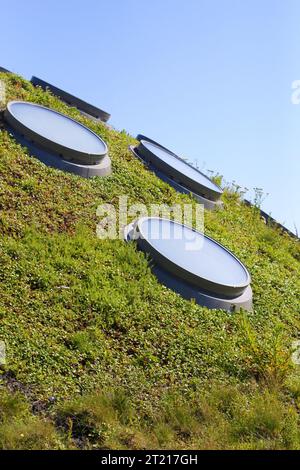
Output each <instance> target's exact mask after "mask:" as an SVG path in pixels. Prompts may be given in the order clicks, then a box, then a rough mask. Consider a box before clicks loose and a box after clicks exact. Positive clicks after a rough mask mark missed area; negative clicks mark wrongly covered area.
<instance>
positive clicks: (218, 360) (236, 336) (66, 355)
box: [0, 73, 300, 449]
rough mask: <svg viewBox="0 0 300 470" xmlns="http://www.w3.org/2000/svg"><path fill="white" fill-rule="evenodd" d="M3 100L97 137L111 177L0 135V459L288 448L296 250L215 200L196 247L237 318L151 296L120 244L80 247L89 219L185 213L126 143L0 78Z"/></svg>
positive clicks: (138, 265)
mask: <svg viewBox="0 0 300 470" xmlns="http://www.w3.org/2000/svg"><path fill="white" fill-rule="evenodd" d="M0 79H1V80H2V81H3V82H5V84H6V100H7V101H9V100H13V99H23V100H28V101H32V102H36V103H39V104H42V105H45V106H49V107H51V108H53V109H56V110H58V111H61V112H63V113H65V114H67V115H69V116H71V117H73V118H75V119H77V120H79V121H80V122H82V123H83V124H85V125H86V126H88V127H89V128H90V129H92V130H93V131H94V132H96V133H97V134H99V135H100V136H101V137H102V138H103V139H104V140H105V141H106V142H107V143H108V146H109V153H110V157H111V160H112V166H113V173H112V175H111V176H109V177H107V178H94V179H91V180H84V179H81V178H80V177H77V176H75V175H71V174H66V173H62V172H60V171H59V170H55V169H51V168H48V167H46V166H45V165H43V164H42V163H40V162H39V161H38V160H37V159H35V158H32V157H30V155H29V154H28V152H27V150H26V149H25V148H23V147H21V146H20V145H19V144H18V143H17V142H16V141H15V140H14V139H13V137H12V136H11V135H10V134H9V133H8V132H7V131H6V130H5V129H4V128H2V129H1V131H0V340H1V341H3V342H4V343H5V346H6V354H7V358H6V364H4V365H2V366H1V371H0V373H1V376H0V377H1V378H0V384H1V385H0V422H1V425H0V448H2V449H20V448H25V449H36V448H40V449H49V448H53V449H54V448H55V449H76V448H82V449H95V448H119V449H144V448H146V449H151V448H178V449H181V448H189V449H196V448H204V449H209V448H217V449H222V448H230V449H237V448H242V449H244V448H253V449H265V448H266V449H277V448H278V449H286V448H293V449H294V448H299V447H300V434H299V407H300V375H299V374H300V369H299V366H298V365H297V364H295V363H294V362H293V361H292V360H291V355H292V353H293V347H294V346H293V342H294V341H296V340H297V339H298V337H299V329H300V324H299V313H300V248H299V242H298V241H297V240H295V239H292V238H291V237H289V236H288V235H287V234H284V233H281V232H280V231H279V230H278V229H276V228H274V227H272V226H269V225H266V224H265V222H264V221H263V220H262V219H261V217H260V214H259V211H258V210H256V209H255V208H251V207H248V206H246V205H245V204H243V202H242V200H241V197H240V194H239V192H238V191H234V190H232V188H231V189H230V188H229V189H227V190H225V192H224V196H223V202H224V210H223V211H216V212H205V230H206V233H207V234H208V235H210V236H212V237H214V238H215V239H216V240H217V241H219V242H221V243H222V244H224V245H225V246H226V247H227V248H229V249H230V250H232V251H233V252H234V253H235V254H236V255H237V256H238V257H239V258H240V259H241V260H242V262H243V263H244V264H245V265H246V266H247V268H248V270H249V271H250V273H251V276H252V287H253V293H254V311H253V313H251V314H250V313H246V312H239V313H235V314H229V313H228V312H224V311H221V310H208V309H207V308H204V307H201V306H199V305H196V304H195V303H194V302H192V301H187V300H184V299H183V298H181V297H180V296H179V295H177V294H175V293H174V292H172V291H171V290H169V289H167V288H166V287H164V286H163V285H161V284H160V283H159V282H158V281H157V280H156V278H155V276H154V275H153V274H152V273H151V269H150V266H149V260H148V259H147V257H146V256H145V255H144V254H143V253H141V252H138V251H137V250H136V247H135V245H134V244H125V243H124V242H123V241H122V240H99V239H98V238H97V237H96V224H97V221H98V219H97V215H96V208H97V206H98V205H99V204H100V203H103V202H107V203H117V202H118V197H119V196H120V195H122V194H126V195H127V196H128V198H129V199H128V202H129V204H132V203H140V202H142V203H144V204H146V205H147V206H149V205H150V204H152V203H160V204H169V205H172V204H174V203H178V204H185V203H191V202H192V200H191V198H190V197H189V196H188V195H180V194H177V193H176V192H175V191H174V190H173V189H172V188H171V187H170V186H168V185H167V184H166V183H164V182H162V181H161V180H159V179H158V178H157V177H156V176H155V175H154V174H153V173H151V172H150V171H148V170H147V169H146V168H144V167H143V165H142V164H141V163H140V162H139V161H138V160H137V159H135V158H134V157H133V156H132V154H131V153H130V151H129V150H128V145H130V144H134V143H135V140H134V139H133V138H132V137H131V136H129V135H128V134H127V133H126V132H125V131H121V132H120V131H116V130H114V129H111V128H109V127H107V126H106V125H104V124H102V123H95V122H93V121H91V120H89V119H88V118H86V117H83V116H82V115H81V114H80V113H79V112H78V111H77V110H76V109H74V108H71V107H69V106H67V105H65V104H63V103H62V102H61V101H60V100H58V99H56V98H55V97H54V96H52V95H51V93H49V92H44V91H42V90H41V89H39V88H34V87H33V86H32V85H31V84H30V83H29V82H27V81H26V80H24V79H22V78H21V77H18V76H16V75H8V74H4V73H0Z"/></svg>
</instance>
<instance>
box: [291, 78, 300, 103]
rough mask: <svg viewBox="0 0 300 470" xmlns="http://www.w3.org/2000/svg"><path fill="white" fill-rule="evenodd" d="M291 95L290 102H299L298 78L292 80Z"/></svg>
mask: <svg viewBox="0 0 300 470" xmlns="http://www.w3.org/2000/svg"><path fill="white" fill-rule="evenodd" d="M292 90H293V92H292V95H291V102H292V104H300V80H294V81H293V82H292Z"/></svg>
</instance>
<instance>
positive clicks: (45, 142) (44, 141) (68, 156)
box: [4, 100, 108, 165]
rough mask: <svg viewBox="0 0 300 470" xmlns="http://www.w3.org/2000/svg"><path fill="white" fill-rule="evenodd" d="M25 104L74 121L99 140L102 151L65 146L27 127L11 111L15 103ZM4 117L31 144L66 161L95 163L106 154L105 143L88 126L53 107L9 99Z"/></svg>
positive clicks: (82, 163) (99, 161) (85, 163)
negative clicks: (89, 150) (91, 151)
mask: <svg viewBox="0 0 300 470" xmlns="http://www.w3.org/2000/svg"><path fill="white" fill-rule="evenodd" d="M18 103H20V104H24V103H25V104H26V105H28V106H34V107H38V108H42V109H43V110H47V111H48V112H51V113H53V114H56V115H58V116H60V118H61V117H63V118H64V119H67V120H68V121H71V122H72V123H74V125H76V126H78V129H80V128H82V129H84V131H85V132H88V133H90V134H91V135H93V137H95V138H96V139H97V140H99V141H100V142H101V146H103V149H104V150H103V152H101V153H97V154H96V153H86V152H83V151H80V150H76V149H74V148H71V147H67V146H64V145H61V144H59V143H57V142H54V141H52V140H51V139H49V138H47V137H45V136H42V135H40V134H38V133H36V132H35V131H33V130H32V129H30V127H28V126H27V125H26V124H24V123H23V122H21V121H20V120H19V119H18V118H17V117H15V115H14V113H13V107H14V105H16V104H18ZM4 118H5V120H6V122H7V123H8V124H9V126H11V127H12V128H13V129H14V130H15V131H16V132H17V133H18V134H20V135H21V136H24V138H25V139H26V140H28V141H29V142H30V143H31V144H34V145H36V146H37V147H40V148H42V149H45V150H46V151H48V152H53V153H54V154H57V155H59V156H60V157H61V158H62V159H64V160H66V161H71V162H74V163H78V164H80V165H97V164H99V163H101V161H102V160H103V158H104V157H107V156H108V148H107V145H106V143H105V142H104V141H103V140H102V139H101V137H99V136H98V135H97V134H96V133H95V132H93V131H91V130H90V129H89V128H88V127H86V126H84V125H83V124H81V123H79V122H78V121H76V120H75V119H72V118H70V117H69V116H66V115H65V114H62V113H60V112H58V111H56V110H54V109H51V108H47V107H45V106H41V105H39V104H36V103H31V102H27V101H20V100H16V101H10V102H9V103H8V104H7V107H6V110H5V111H4Z"/></svg>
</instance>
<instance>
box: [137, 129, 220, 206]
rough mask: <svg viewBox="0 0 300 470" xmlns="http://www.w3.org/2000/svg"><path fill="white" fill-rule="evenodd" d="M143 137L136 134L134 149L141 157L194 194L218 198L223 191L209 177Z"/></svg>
mask: <svg viewBox="0 0 300 470" xmlns="http://www.w3.org/2000/svg"><path fill="white" fill-rule="evenodd" d="M143 137H144V136H142V135H138V138H139V140H140V144H139V146H138V147H136V148H135V149H134V150H135V151H136V152H137V153H138V155H139V156H140V157H141V158H142V159H144V160H145V161H146V162H148V163H149V164H150V165H152V166H153V167H154V168H156V169H157V170H158V171H160V172H162V173H163V174H165V175H166V176H167V177H168V178H169V179H171V180H173V181H174V182H175V183H178V184H180V185H182V186H183V187H184V188H187V189H188V190H189V191H190V192H192V193H194V194H195V195H198V196H202V197H204V198H206V199H207V200H208V201H213V202H214V201H218V200H219V199H220V197H221V194H222V192H223V191H222V189H221V188H220V187H219V186H218V185H217V184H215V183H214V182H213V181H212V180H211V179H210V178H208V177H207V176H206V175H204V174H203V173H201V171H199V170H198V169H197V168H194V167H193V166H192V165H190V164H189V163H187V162H186V161H184V160H183V159H182V158H180V157H178V156H177V155H176V154H174V152H171V151H170V150H168V149H166V148H165V147H163V146H162V145H160V144H158V143H156V142H155V141H153V140H152V139H149V140H148V138H146V137H144V138H143ZM204 202H205V201H204Z"/></svg>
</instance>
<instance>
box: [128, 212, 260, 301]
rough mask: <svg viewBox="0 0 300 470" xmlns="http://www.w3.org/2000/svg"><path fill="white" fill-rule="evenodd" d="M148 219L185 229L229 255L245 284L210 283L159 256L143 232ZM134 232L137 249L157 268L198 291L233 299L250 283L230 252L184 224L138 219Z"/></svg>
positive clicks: (160, 218) (145, 218)
mask: <svg viewBox="0 0 300 470" xmlns="http://www.w3.org/2000/svg"><path fill="white" fill-rule="evenodd" d="M150 219H152V220H158V221H167V222H170V223H171V224H174V225H177V226H181V227H184V228H185V229H187V230H189V231H191V232H193V233H195V234H197V233H198V234H199V235H201V237H204V238H205V239H207V240H209V241H210V242H211V243H212V244H213V245H215V246H216V247H218V248H220V249H221V250H222V252H224V253H226V255H229V256H230V257H231V258H232V259H233V260H234V261H235V262H236V263H237V264H238V265H239V267H240V268H241V269H242V270H243V272H244V275H245V278H246V280H245V282H242V283H238V284H235V285H230V284H221V283H218V282H215V281H212V280H210V279H206V278H205V277H202V276H199V275H197V274H194V273H192V272H190V271H188V270H187V269H186V268H185V267H182V266H180V265H179V264H177V263H175V262H174V261H172V260H170V259H168V258H167V257H165V256H164V255H163V254H161V253H160V252H159V251H158V250H157V248H156V247H155V244H153V242H151V240H149V239H147V237H146V236H145V231H144V230H143V227H142V225H143V223H144V222H146V221H147V220H150ZM134 231H135V234H134V237H135V238H136V240H137V243H138V246H139V248H141V249H142V250H143V251H145V252H147V253H149V254H150V256H151V258H152V259H153V260H154V262H155V263H157V264H158V265H159V266H162V267H163V268H164V269H166V270H167V271H168V272H169V273H171V274H174V276H176V277H178V278H180V279H182V280H183V281H185V282H188V283H190V284H192V285H193V286H195V287H197V288H199V289H202V290H204V291H206V292H210V293H211V294H217V295H223V296H226V297H228V298H230V297H232V298H234V297H238V296H239V295H242V294H243V292H244V291H245V290H246V288H247V287H248V286H249V285H250V283H251V276H250V274H249V272H248V270H247V268H246V267H245V265H244V264H243V263H242V262H241V261H240V260H239V259H238V258H237V257H236V256H235V255H234V254H233V253H232V252H231V251H230V250H228V249H227V248H225V247H224V246H223V245H221V244H220V243H218V242H217V241H216V240H214V239H213V238H211V237H208V236H207V235H205V234H202V233H201V232H198V231H197V230H195V229H193V228H191V227H188V226H186V225H184V224H180V223H179V222H176V221H172V220H169V219H166V218H163V217H140V218H139V219H138V220H137V221H136V224H135V227H134ZM137 234H138V237H137V236H136V235H137Z"/></svg>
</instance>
